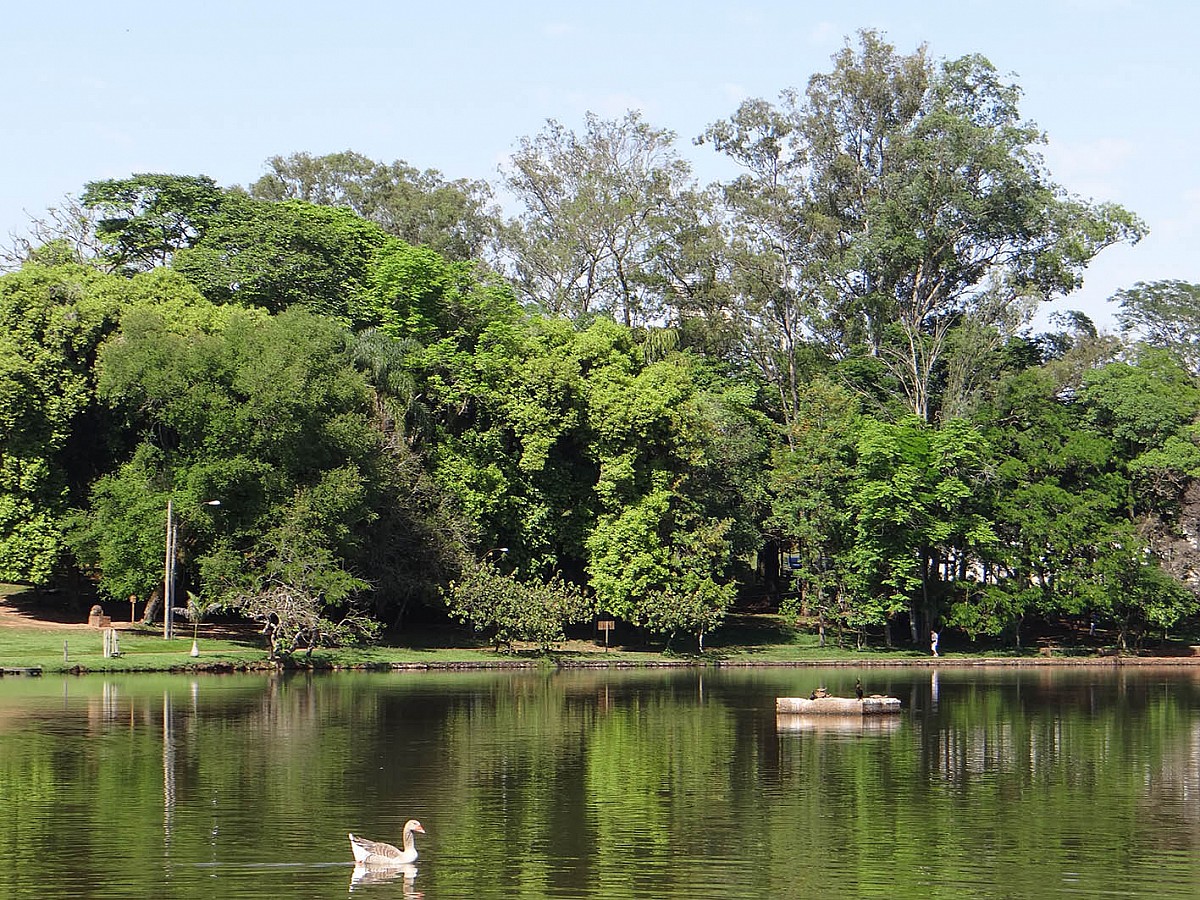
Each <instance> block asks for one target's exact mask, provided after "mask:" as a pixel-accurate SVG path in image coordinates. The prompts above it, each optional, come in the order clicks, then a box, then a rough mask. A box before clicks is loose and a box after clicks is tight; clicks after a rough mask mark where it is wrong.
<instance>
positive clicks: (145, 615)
mask: <svg viewBox="0 0 1200 900" xmlns="http://www.w3.org/2000/svg"><path fill="white" fill-rule="evenodd" d="M162 602H163V601H162V589H161V588H155V589H154V590H153V591H151V592H150V597H149V599H148V600H146V608H145V609H143V610H142V624H143V625H155V624H157V623H158V612H159V610H160V609H162Z"/></svg>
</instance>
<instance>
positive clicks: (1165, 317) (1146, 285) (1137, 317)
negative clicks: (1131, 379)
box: [1109, 279, 1200, 375]
mask: <svg viewBox="0 0 1200 900" xmlns="http://www.w3.org/2000/svg"><path fill="white" fill-rule="evenodd" d="M1109 302H1110V303H1116V304H1117V305H1118V306H1119V307H1120V308H1119V309H1118V310H1117V313H1116V319H1117V324H1118V325H1120V327H1121V331H1122V332H1123V333H1124V334H1125V335H1126V336H1127V337H1133V338H1136V339H1138V340H1141V341H1144V342H1145V343H1147V344H1149V345H1150V346H1152V347H1158V348H1160V349H1163V350H1167V351H1169V352H1170V353H1171V354H1172V355H1173V356H1174V357H1175V358H1176V359H1178V360H1179V362H1180V363H1182V364H1183V365H1184V366H1185V367H1186V368H1187V370H1188V371H1189V372H1191V373H1192V374H1193V375H1200V285H1196V284H1190V283H1188V282H1186V281H1180V280H1178V279H1166V280H1163V281H1151V282H1145V281H1139V282H1138V283H1137V284H1135V285H1134V286H1133V287H1131V288H1126V289H1125V290H1123V291H1118V292H1117V293H1116V294H1114V295H1113V296H1112V297H1110V298H1109Z"/></svg>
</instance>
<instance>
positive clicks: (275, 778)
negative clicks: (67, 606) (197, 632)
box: [0, 667, 1200, 900]
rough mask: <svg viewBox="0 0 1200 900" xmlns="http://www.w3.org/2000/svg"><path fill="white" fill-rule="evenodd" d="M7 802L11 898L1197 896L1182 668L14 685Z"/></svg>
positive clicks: (1194, 698)
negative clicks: (356, 859) (890, 710)
mask: <svg viewBox="0 0 1200 900" xmlns="http://www.w3.org/2000/svg"><path fill="white" fill-rule="evenodd" d="M856 677H861V679H862V681H863V684H864V687H865V688H866V690H867V692H868V693H880V694H889V695H892V696H896V697H899V698H901V699H902V700H903V703H904V709H903V712H902V713H901V714H900V715H899V716H897V717H888V718H884V719H875V720H866V721H862V720H850V721H846V720H841V719H831V720H829V721H819V720H813V719H807V720H805V719H791V718H780V719H778V720H777V717H776V715H775V709H774V702H775V697H776V696H801V695H803V696H807V694H808V693H809V691H810V690H812V689H813V688H814V687H817V686H820V685H824V686H826V687H828V688H829V690H830V691H831V692H833V693H838V694H843V695H847V696H849V695H851V694H852V692H853V686H854V679H855V678H856ZM408 818H418V819H420V820H421V821H422V823H423V824H424V827H425V830H426V834H425V835H423V836H422V835H418V836H417V838H418V844H417V845H418V849H419V851H420V858H419V859H418V861H417V863H416V868H415V872H409V873H407V876H406V875H405V874H398V875H395V876H394V877H393V875H392V873H389V875H388V877H383V878H380V877H370V876H371V875H373V874H374V873H365V874H366V875H367V876H368V877H359V876H360V875H362V874H363V873H360V872H356V870H355V868H354V866H353V864H352V857H351V854H350V846H349V842H348V840H347V832H349V831H353V832H355V833H357V834H362V835H365V836H366V837H369V838H373V839H376V840H386V841H390V842H392V843H399V841H400V835H401V830H402V828H403V824H404V822H405V820H406V819H408ZM0 823H2V827H0V897H4V898H21V897H31V898H32V897H37V898H47V897H101V896H103V897H106V898H107V897H120V898H131V897H146V898H199V897H204V898H211V897H221V898H283V897H297V898H314V897H346V896H348V895H349V896H353V897H362V896H365V897H424V898H427V900H436V898H511V897H526V898H543V897H544V898H605V900H620V898H698V897H703V898H719V900H726V898H728V900H733V898H756V900H758V898H788V897H796V898H800V897H805V898H814V897H817V898H822V897H833V898H838V897H889V898H895V897H921V898H929V897H946V898H951V897H954V898H964V897H971V898H1015V897H1053V896H1067V897H1075V896H1084V897H1099V896H1104V897H1156V898H1162V897H1196V896H1200V669H1196V670H1193V669H1190V668H1186V667H1173V668H1162V669H1148V668H1117V667H1104V668H1093V667H1085V668H1074V667H1070V668H1068V667H1062V668H1059V667H1033V668H1025V669H1010V668H1003V669H980V668H964V669H954V668H943V669H940V670H926V669H921V670H913V669H899V668H897V669H873V668H862V669H857V670H855V669H805V668H797V669H745V670H740V669H738V670H721V669H708V670H695V669H686V670H676V669H670V670H633V671H572V670H564V671H552V670H547V671H537V672H532V671H516V672H500V673H497V672H465V673H461V672H460V673H447V672H420V671H409V672H398V673H339V674H322V675H308V674H294V675H280V676H263V675H205V676H200V677H195V676H155V675H145V674H142V675H130V676H122V677H104V676H98V675H96V676H87V677H83V678H78V677H66V678H59V677H57V676H56V677H43V678H29V677H6V678H3V679H0Z"/></svg>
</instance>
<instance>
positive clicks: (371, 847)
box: [350, 819, 425, 866]
mask: <svg viewBox="0 0 1200 900" xmlns="http://www.w3.org/2000/svg"><path fill="white" fill-rule="evenodd" d="M414 832H416V833H420V834H424V833H425V829H424V828H423V827H422V826H421V823H420V822H418V821H417V820H416V819H409V820H408V821H407V822H405V823H404V849H403V850H401V849H400V848H399V847H393V846H392V845H391V844H385V843H384V842H383V841H368V840H367V839H366V838H362V837H359V836H358V835H356V834H353V833H351V835H350V850H351V851H352V852H353V853H354V861H355V862H356V863H358V864H360V865H364V866H405V865H408V864H409V863H413V862H416V860H417V844H416V841H415V840H413V833H414Z"/></svg>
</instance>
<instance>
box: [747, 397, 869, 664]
mask: <svg viewBox="0 0 1200 900" xmlns="http://www.w3.org/2000/svg"><path fill="white" fill-rule="evenodd" d="M798 400H799V404H798V406H797V408H796V415H795V416H794V417H793V421H792V424H791V426H790V428H789V429H788V432H787V438H788V441H787V445H786V446H784V447H780V448H779V449H777V450H776V451H775V454H774V458H773V460H772V466H771V482H770V487H771V516H770V518H769V519H768V521H767V530H768V533H770V534H772V535H773V536H774V537H775V540H776V542H777V546H779V547H780V548H782V550H783V553H784V555H785V556H786V557H787V559H788V560H789V566H788V571H787V574H788V576H789V577H790V578H791V579H792V583H793V584H794V586H795V588H796V593H795V594H791V593H788V594H785V595H784V596H782V597H781V599H780V601H779V608H780V611H781V612H783V613H784V614H787V615H815V616H816V617H817V627H818V632H819V634H820V639H821V642H822V645H823V644H824V641H825V627H826V623H827V622H833V623H834V624H836V625H837V626H838V631H839V635H840V633H841V625H842V623H843V622H844V620H845V614H846V612H847V601H848V599H849V598H848V595H847V591H848V572H847V567H848V565H849V554H850V550H851V548H852V544H853V534H854V523H853V519H852V509H851V506H850V505H849V504H847V503H846V502H845V498H846V497H847V496H849V494H850V493H851V491H852V489H853V485H854V475H855V472H854V467H855V454H856V444H857V436H858V431H859V428H860V427H861V426H862V420H863V414H862V411H861V409H860V403H859V400H858V398H857V396H856V395H855V394H854V393H853V392H852V391H850V390H849V389H847V388H845V387H843V386H841V385H839V384H837V383H835V382H833V381H830V380H828V379H825V378H815V379H813V380H812V381H810V382H808V383H807V384H805V385H804V386H803V387H802V389H801V392H800V394H799V396H798Z"/></svg>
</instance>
